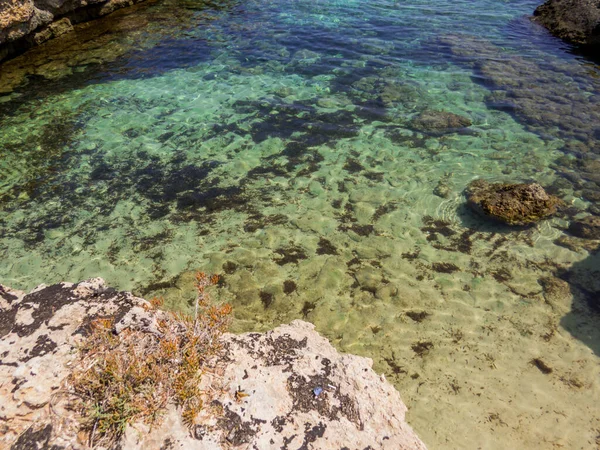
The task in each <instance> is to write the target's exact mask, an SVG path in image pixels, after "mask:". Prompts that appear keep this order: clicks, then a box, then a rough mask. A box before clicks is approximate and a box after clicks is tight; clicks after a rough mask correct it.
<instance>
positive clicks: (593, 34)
mask: <svg viewBox="0 0 600 450" xmlns="http://www.w3.org/2000/svg"><path fill="white" fill-rule="evenodd" d="M533 14H534V16H533V21H534V22H536V23H539V24H540V25H542V26H544V27H546V28H547V29H548V31H550V33H552V34H553V35H554V36H556V37H559V38H561V39H563V40H564V41H566V42H569V43H571V44H575V45H581V46H583V47H592V48H595V49H597V48H600V3H598V2H594V1H592V0H548V1H546V2H545V3H544V4H543V5H540V6H538V7H537V8H536V10H535V12H534V13H533Z"/></svg>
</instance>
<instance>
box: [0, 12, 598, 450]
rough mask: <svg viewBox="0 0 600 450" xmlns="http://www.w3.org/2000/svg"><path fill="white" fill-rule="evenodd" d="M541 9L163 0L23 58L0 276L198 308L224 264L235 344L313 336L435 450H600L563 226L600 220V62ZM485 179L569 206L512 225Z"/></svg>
mask: <svg viewBox="0 0 600 450" xmlns="http://www.w3.org/2000/svg"><path fill="white" fill-rule="evenodd" d="M536 6H537V5H536V2H535V1H530V0H527V1H504V2H497V1H494V2H492V1H484V0H477V1H468V2H467V1H458V2H451V3H450V2H442V1H438V0H436V1H433V0H427V1H425V0H422V1H416V0H410V1H404V2H399V1H391V0H377V1H358V0H346V1H333V0H327V1H326V0H320V1H319V0H311V1H308V0H299V1H294V2H285V1H282V0H271V1H268V0H255V1H244V2H242V1H229V2H227V1H221V2H202V1H193V0H181V1H173V0H166V1H162V2H161V1H158V2H149V3H146V4H143V5H140V6H137V7H135V8H133V9H130V10H125V11H120V12H118V13H116V14H114V15H112V16H110V17H108V18H106V19H102V20H101V21H97V22H94V23H92V24H84V25H82V26H79V27H78V28H77V31H76V33H74V34H71V35H67V36H65V37H63V38H60V39H59V40H56V41H53V42H51V43H48V44H45V45H43V46H40V47H38V48H36V49H34V50H32V51H30V52H28V53H26V54H25V55H22V56H20V57H18V58H16V59H14V60H11V61H9V62H8V63H5V64H4V65H3V66H2V67H0V92H1V93H2V94H0V95H1V96H0V130H1V132H0V169H1V170H0V212H1V215H0V227H1V228H0V232H1V234H0V254H2V255H3V260H2V262H1V263H0V281H1V282H2V283H4V284H7V285H10V286H13V287H15V288H20V289H31V288H33V287H35V286H36V285H38V284H39V283H46V284H49V283H53V282H58V281H61V280H67V281H77V280H81V279H85V278H89V277H95V276H101V277H103V278H105V279H106V280H107V282H108V283H109V284H111V285H113V286H115V287H117V288H119V289H125V290H132V291H134V292H135V293H137V294H139V295H144V296H152V295H161V296H164V297H165V299H166V302H167V304H168V305H169V306H170V307H172V308H174V309H185V308H187V307H188V305H189V302H190V300H191V299H192V298H193V295H194V291H193V285H192V282H193V275H194V273H195V271H196V270H204V271H209V272H216V273H220V274H221V275H222V284H221V286H220V287H219V288H218V289H217V290H216V291H215V296H216V297H217V298H218V299H221V300H226V301H230V302H231V303H232V304H233V306H234V310H235V316H236V320H235V322H234V325H233V326H234V329H235V330H236V331H245V330H263V329H268V328H271V327H273V326H274V325H276V324H278V323H282V322H287V321H290V320H292V319H295V318H303V319H305V320H309V321H311V322H313V323H315V325H316V326H317V330H318V331H319V332H321V333H323V334H324V335H326V336H327V337H328V338H329V339H331V340H332V342H333V343H334V344H335V345H336V346H337V347H338V348H339V349H341V350H343V351H349V352H353V353H357V354H361V355H364V356H368V357H370V358H372V359H373V360H374V364H375V369H376V370H378V371H380V372H383V373H385V374H386V376H387V377H388V378H389V379H390V381H391V382H392V383H394V384H395V385H396V387H398V389H399V390H400V392H401V393H402V395H403V398H404V399H405V402H406V403H407V405H408V407H409V417H408V418H409V422H410V423H411V425H412V426H413V427H414V428H415V429H416V431H417V432H418V433H419V435H420V436H422V438H423V439H424V441H425V442H426V443H427V444H428V445H429V447H430V448H434V449H435V448H438V449H446V448H532V449H534V448H535V449H538V448H557V447H561V446H562V447H563V448H595V446H596V445H598V437H597V436H598V435H599V431H598V430H599V429H600V418H599V415H598V412H597V411H596V410H595V406H594V405H597V402H598V401H600V393H599V389H600V384H599V383H598V372H599V365H598V362H599V360H598V355H599V353H600V352H599V345H598V342H600V341H599V336H598V331H596V330H597V329H598V327H597V316H595V313H594V312H593V311H592V310H591V309H590V308H589V306H588V303H586V301H587V300H589V298H593V296H594V295H596V296H597V292H599V291H600V285H598V281H597V280H598V279H599V278H598V277H597V276H596V275H595V273H596V272H597V271H598V270H599V267H598V266H600V263H599V262H598V260H597V256H595V255H594V254H593V249H594V246H596V247H597V245H596V243H594V242H593V241H583V240H578V239H575V238H573V237H572V236H570V235H568V233H566V232H565V230H566V228H567V226H568V224H569V221H570V220H572V219H573V218H577V217H583V216H586V215H589V214H590V213H596V214H597V213H598V212H599V211H600V208H599V207H598V205H600V200H599V199H600V195H599V194H598V193H599V191H600V187H599V183H600V178H598V176H597V174H598V173H600V172H598V171H600V168H598V170H596V167H597V165H598V158H597V155H599V154H600V149H599V146H598V139H599V136H600V128H599V125H598V123H600V121H597V120H596V119H598V120H600V78H599V75H600V71H599V70H598V68H597V66H595V65H594V64H593V63H592V62H590V61H586V60H585V59H582V58H581V57H579V56H577V55H576V54H575V53H574V51H573V49H570V48H569V47H568V46H566V45H565V44H562V43H561V42H560V41H558V40H556V39H554V38H552V37H550V36H548V35H547V33H546V32H545V30H543V29H541V28H540V27H537V26H536V25H534V24H532V23H531V22H530V21H529V19H528V18H527V16H528V14H530V13H531V12H532V11H533V9H535V7H536ZM424 111H445V112H450V113H454V114H458V115H461V116H464V117H466V118H468V119H469V120H470V121H471V123H472V125H471V126H469V127H466V128H464V129H452V130H441V131H440V130H434V131H432V130H425V129H422V128H419V126H418V121H416V120H415V118H416V117H418V116H419V115H420V114H421V113H422V112H424ZM476 178H484V179H487V180H490V181H511V182H512V181H518V182H520V181H532V180H536V181H538V182H539V183H541V184H542V185H544V186H545V187H546V188H547V189H548V190H549V191H551V192H552V193H554V194H555V195H558V196H559V197H561V199H563V200H564V202H565V203H566V205H567V206H568V207H567V208H566V209H565V211H563V212H562V213H561V214H560V215H558V216H557V217H555V218H553V219H551V220H546V221H543V222H541V223H540V224H539V225H537V226H535V227H530V228H522V229H521V228H518V229H509V228H507V227H504V226H500V225H496V224H492V223H489V222H487V221H486V220H484V219H482V218H479V217H477V216H475V215H474V214H473V213H471V212H470V211H468V210H467V208H466V207H465V205H464V203H465V202H464V197H463V194H462V192H463V190H464V188H465V186H466V185H467V184H468V183H469V182H470V181H472V180H473V179H476ZM590 296H591V297H590ZM594 321H596V322H594ZM536 361H543V363H544V364H545V365H547V366H549V367H551V372H549V373H544V370H542V369H540V367H542V368H543V367H544V366H540V364H538V363H536ZM557 424H558V426H557ZM457 429H460V430H461V432H460V433H458V432H457V431H456V430H457Z"/></svg>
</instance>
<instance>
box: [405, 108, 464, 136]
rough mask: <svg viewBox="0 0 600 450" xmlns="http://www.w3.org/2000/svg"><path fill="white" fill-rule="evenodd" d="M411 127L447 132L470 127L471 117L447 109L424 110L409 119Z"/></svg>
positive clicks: (426, 130)
mask: <svg viewBox="0 0 600 450" xmlns="http://www.w3.org/2000/svg"><path fill="white" fill-rule="evenodd" d="M410 125H411V127H412V128H414V129H416V130H419V131H423V132H434V133H449V132H453V131H457V130H460V129H461V128H465V127H470V126H471V125H472V122H471V119H469V118H468V117H464V116H459V115H458V114H454V113H451V112H447V111H436V110H429V109H428V110H425V111H423V112H421V113H420V114H419V115H418V116H417V117H415V118H414V119H412V120H411V122H410Z"/></svg>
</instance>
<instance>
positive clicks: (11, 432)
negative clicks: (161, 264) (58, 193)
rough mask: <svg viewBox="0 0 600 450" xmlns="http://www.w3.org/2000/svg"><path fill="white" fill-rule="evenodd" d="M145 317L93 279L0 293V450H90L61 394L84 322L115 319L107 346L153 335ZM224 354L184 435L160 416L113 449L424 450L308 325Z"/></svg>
mask: <svg viewBox="0 0 600 450" xmlns="http://www.w3.org/2000/svg"><path fill="white" fill-rule="evenodd" d="M148 306H149V304H148V302H146V301H145V300H143V299H141V298H137V297H135V296H133V295H132V294H130V293H127V292H117V291H116V290H114V289H111V288H109V287H107V286H106V285H105V283H104V281H103V280H102V279H100V278H96V279H93V280H89V281H84V282H81V283H78V284H70V283H61V284H57V285H53V286H49V287H45V286H41V287H39V288H36V289H35V290H34V291H32V292H31V293H29V294H25V293H24V292H20V291H16V290H13V289H10V288H8V287H4V286H2V285H0V355H1V364H0V405H1V407H0V419H1V421H2V425H1V428H0V430H1V431H2V432H1V433H0V448H6V449H8V448H13V449H25V448H27V449H30V448H31V449H34V448H56V449H59V448H61V449H62V448H69V449H85V448H89V447H88V446H87V442H86V441H87V438H86V434H85V433H82V432H80V420H81V417H80V416H78V414H79V413H78V409H77V408H74V407H73V404H72V403H71V402H72V401H73V400H74V399H73V398H72V397H71V396H70V395H69V394H68V386H65V380H66V379H67V378H68V376H69V375H70V373H71V370H72V369H73V367H76V366H77V364H78V363H79V360H78V358H79V354H78V352H77V351H76V345H77V343H78V342H81V339H82V336H83V335H85V333H86V332H87V330H88V327H89V324H90V323H91V321H92V320H94V319H95V318H114V320H115V325H114V330H113V331H114V333H115V334H116V335H119V334H121V333H123V332H125V333H127V332H128V330H140V331H142V332H144V333H155V334H156V332H157V330H158V328H157V327H156V324H157V323H158V321H157V319H159V318H160V315H161V314H163V313H161V312H160V311H156V310H153V309H149V308H148ZM223 346H224V349H225V354H224V355H223V358H222V360H220V361H216V362H215V366H214V370H213V371H212V372H211V374H209V375H210V376H209V375H205V376H203V378H202V382H201V384H202V386H201V387H202V390H203V392H206V393H207V394H206V395H207V398H206V399H203V400H204V402H203V404H204V405H205V407H204V408H203V410H202V411H201V412H200V414H199V416H198V417H197V420H196V422H195V424H194V425H193V426H192V428H191V429H190V428H189V427H188V426H186V425H184V423H183V421H182V418H181V412H180V411H178V410H177V408H176V407H175V406H173V405H171V406H168V407H167V408H166V410H165V412H164V416H163V421H162V424H161V425H155V426H153V427H152V428H149V427H148V426H147V425H145V424H142V423H134V424H132V425H129V426H128V428H127V430H126V432H125V434H124V436H123V437H122V438H121V440H120V442H117V443H115V446H114V447H113V448H126V449H128V450H135V449H145V450H146V449H147V450H154V449H155V450H158V449H163V448H177V449H192V448H194V449H222V448H243V449H250V448H261V449H267V448H304V449H335V450H338V449H340V448H361V449H362V448H371V449H398V450H400V449H407V450H408V449H411V450H422V449H423V450H424V449H425V445H424V444H423V443H422V442H421V441H420V440H419V438H418V437H417V436H416V435H415V433H414V432H413V430H412V429H411V428H410V426H409V425H407V424H406V421H405V414H406V406H405V405H404V403H403V402H402V399H401V398H400V394H399V393H398V392H397V391H396V390H395V389H394V388H393V387H392V386H391V385H390V384H389V383H388V382H387V381H386V380H385V378H384V377H383V376H379V375H377V374H376V373H375V372H374V371H373V370H372V361H371V360H370V359H368V358H363V357H358V356H353V355H342V354H340V353H338V352H337V351H336V350H335V349H334V348H333V347H332V346H331V344H330V343H329V342H328V341H327V340H326V339H325V338H323V337H321V336H320V335H319V334H318V333H316V332H315V331H314V326H313V325H311V324H309V323H306V322H302V321H294V322H292V323H291V324H290V325H282V326H280V327H277V328H276V329H274V330H273V331H270V332H267V333H248V334H242V335H233V334H227V335H225V336H224V337H223Z"/></svg>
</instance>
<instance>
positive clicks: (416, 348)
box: [410, 341, 433, 357]
mask: <svg viewBox="0 0 600 450" xmlns="http://www.w3.org/2000/svg"><path fill="white" fill-rule="evenodd" d="M410 348H412V350H413V352H415V353H416V354H417V355H418V356H420V357H423V356H425V355H426V354H427V353H429V350H431V349H432V348H433V342H431V341H420V342H416V343H414V344H412V345H411V346H410Z"/></svg>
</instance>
